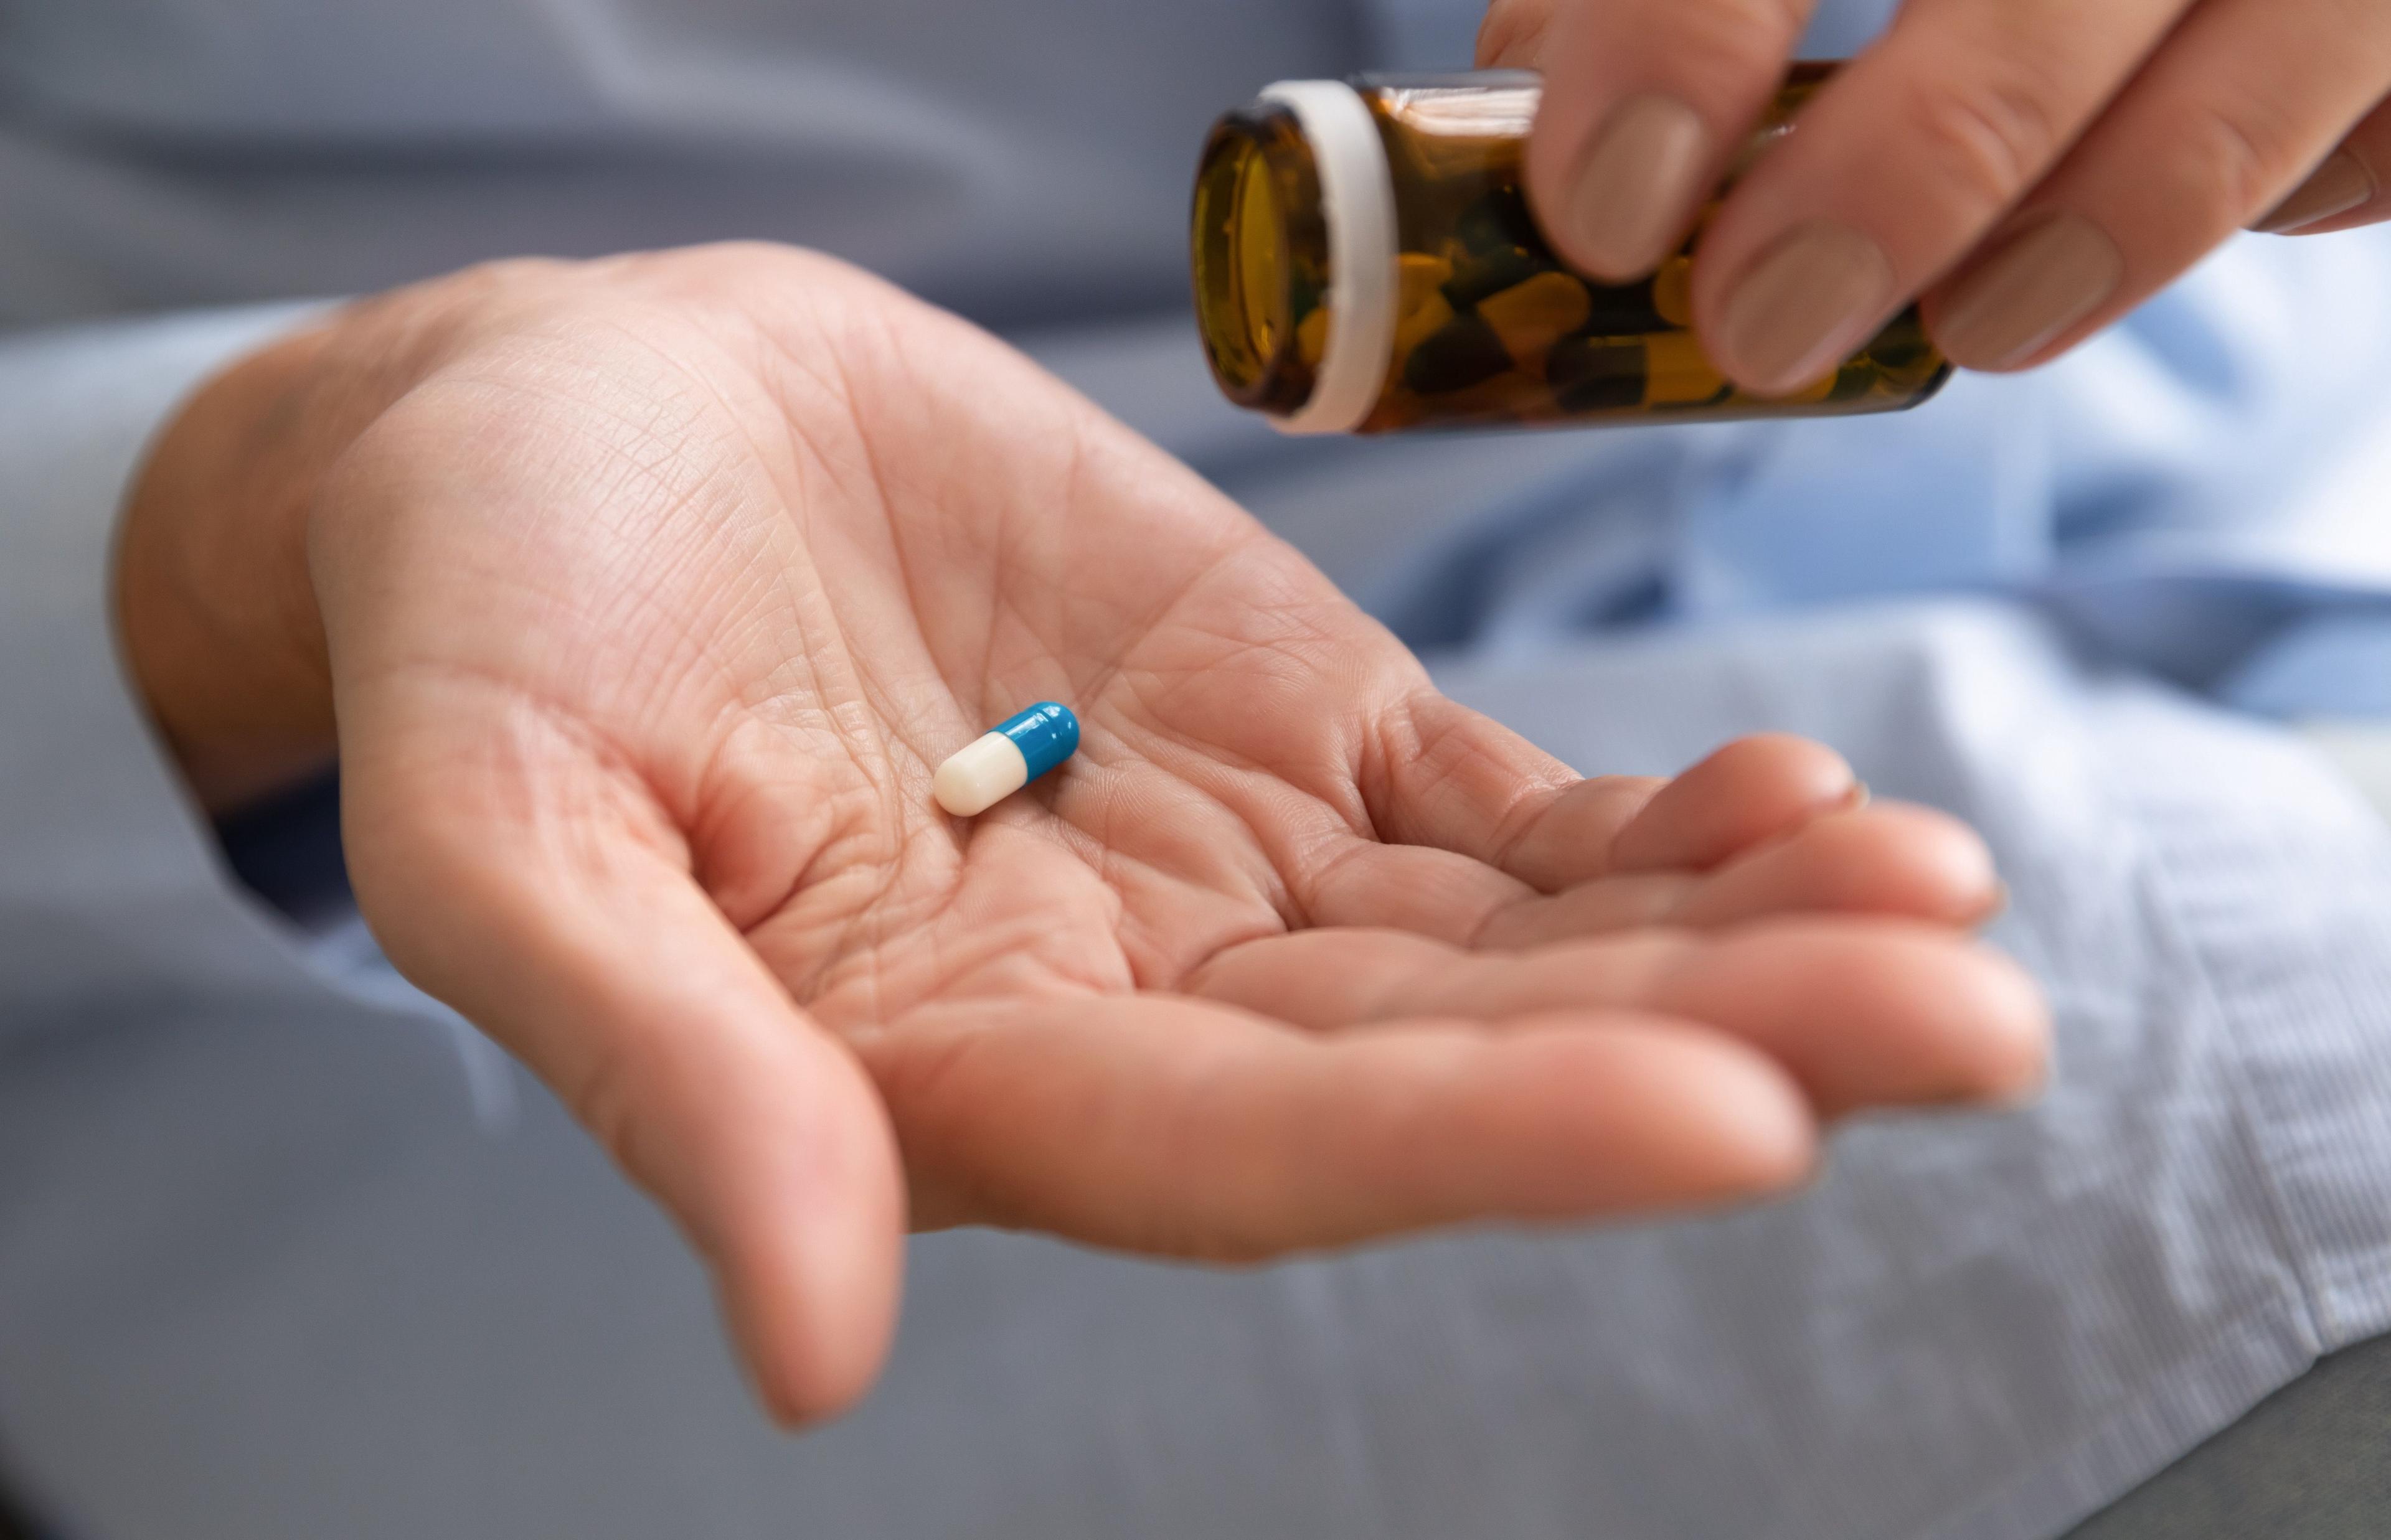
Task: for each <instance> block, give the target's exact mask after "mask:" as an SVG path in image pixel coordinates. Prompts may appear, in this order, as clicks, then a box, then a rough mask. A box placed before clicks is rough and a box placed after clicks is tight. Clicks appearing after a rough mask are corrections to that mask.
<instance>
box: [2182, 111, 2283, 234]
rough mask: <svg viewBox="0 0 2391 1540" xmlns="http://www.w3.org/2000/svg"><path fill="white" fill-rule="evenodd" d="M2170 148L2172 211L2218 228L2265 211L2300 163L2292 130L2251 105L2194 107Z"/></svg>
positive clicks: (2273, 113) (2237, 224) (2231, 225)
mask: <svg viewBox="0 0 2391 1540" xmlns="http://www.w3.org/2000/svg"><path fill="white" fill-rule="evenodd" d="M2176 143H2177V145H2178V147H2179V148H2178V152H2177V165H2178V174H2177V176H2176V177H2175V178H2174V179H2173V180H2174V181H2175V182H2176V184H2177V186H2176V188H2175V195H2176V198H2177V199H2178V206H2179V207H2180V208H2182V209H2184V210H2185V211H2186V212H2189V213H2191V214H2193V215H2194V216H2195V217H2197V218H2198V219H2199V220H2200V222H2201V224H2202V225H2204V226H2207V227H2213V228H2218V229H2229V228H2235V227H2238V226H2240V225H2242V224H2243V223H2244V222H2246V221H2247V220H2248V219H2249V218H2250V217H2251V216H2252V215H2253V214H2255V213H2258V212H2262V211H2263V210H2265V209H2267V208H2268V207H2269V206H2270V205H2271V203H2272V202H2273V200H2274V199H2275V198H2276V197H2277V196H2279V193H2278V191H2277V189H2279V188H2281V186H2284V184H2285V183H2287V182H2288V181H2290V180H2291V179H2292V177H2293V176H2294V174H2295V173H2296V172H2297V171H2298V169H2299V165H2300V161H2301V156H2300V153H2299V150H2298V148H2297V135H2296V134H2295V132H2294V129H2293V127H2292V125H2291V124H2289V123H2288V122H2284V121H2283V120H2282V118H2281V116H2280V115H2279V114H2277V113H2275V112H2272V111H2269V110H2268V109H2266V108H2265V107H2263V106H2261V105H2259V104H2257V103H2255V102H2236V103H2232V104H2223V103H2215V102H2210V103H2204V104H2202V105H2200V106H2198V107H2195V108H2194V109H2192V110H2191V114H2190V118H2189V120H2188V122H2186V124H2185V127H2184V130H2183V132H2182V133H2181V134H2180V135H2178V136H2177V139H2176Z"/></svg>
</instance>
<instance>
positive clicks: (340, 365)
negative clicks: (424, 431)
mask: <svg viewBox="0 0 2391 1540" xmlns="http://www.w3.org/2000/svg"><path fill="white" fill-rule="evenodd" d="M472 288H473V286H472V284H470V283H459V281H457V280H442V281H440V282H436V283H433V284H427V285H422V286H419V287H417V288H414V289H403V290H400V291H398V292H397V293H394V294H392V295H389V296H385V297H382V298H381V299H377V300H374V301H371V302H366V303H363V304H359V305H354V306H350V307H348V308H346V309H343V310H341V311H338V312H336V313H334V314H330V315H329V316H326V317H324V318H323V319H321V320H320V321H318V322H317V323H316V324H315V325H313V326H310V327H306V328H304V329H303V330H300V331H297V332H294V333H291V334H290V335H288V336H285V337H283V338H281V339H280V340H277V341H275V342H272V343H269V344H267V345H266V346H265V347H263V348H260V349H258V350H257V351H256V352H254V353H250V354H248V355H247V356H245V357H243V358H241V359H240V360H239V361H238V362H236V363H234V364H232V365H231V366H228V367H226V369H224V370H223V371H222V372H221V373H219V374H217V375H216V376H215V377H214V378H213V379H210V380H209V381H208V382H207V383H206V384H204V385H202V386H201V387H200V389H199V391H197V392H196V393H195V394H193V395H192V396H191V398H190V399H189V400H188V401H187V402H186V403H185V404H184V405H183V407H182V408H181V410H180V411H179V412H178V413H177V414H176V416H175V417H174V419H173V420H172V421H171V422H170V423H168V425H167V426H166V428H165V430H163V431H162V433H161V434H160V435H159V437H158V440H157V442H156V443H155V445H154V446H153V447H152V448H151V450H150V452H149V458H148V459H147V461H146V462H145V463H144V464H143V466H142V467H141V469H140V470H139V472H138V473H137V475H136V477H135V479H134V482H133V486H132V490H131V493H130V494H129V495H128V497H127V498H126V501H125V507H124V511H123V517H122V520H120V523H119V526H118V530H117V539H116V552H115V558H114V570H113V571H112V573H111V590H112V592H111V601H112V604H113V607H114V612H115V613H114V619H115V622H116V627H117V633H118V637H119V641H120V644H121V646H122V648H123V656H124V661H125V668H126V672H127V674H129V675H130V677H131V680H132V683H133V685H134V687H135V688H136V690H137V691H138V693H139V695H140V697H141V699H142V700H143V702H144V704H145V705H146V706H147V707H148V709H149V714H150V717H151V720H152V721H153V722H154V723H155V724H156V725H157V727H158V729H159V731H160V733H161V735H162V737H163V738H164V739H165V742H166V745H167V747H168V749H169V750H170V751H171V752H172V753H173V755H174V760H175V762H176V764H177V766H178V768H179V769H180V770H181V772H182V774H183V777H184V779H185V781H186V782H187V784H188V785H189V786H190V788H191V789H192V790H193V791H194V792H195V793H196V794H197V796H198V798H199V800H200V802H201V804H202V805H203V806H205V807H206V808H207V810H208V811H209V812H210V813H212V814H220V813H224V812H227V811H230V810H232V809H234V808H237V807H239V806H241V805H242V804H244V803H247V802H254V801H256V800H258V799H259V798H262V797H265V796H268V795H270V794H272V793H273V792H275V791H277V790H278V789H283V788H285V787H288V786H291V785H293V784H295V783H297V782H299V781H301V780H304V779H305V778H306V777H308V776H312V775H315V774H317V773H318V772H320V771H321V770H322V769H323V768H325V767H326V766H328V765H329V764H330V763H331V761H332V759H333V755H334V751H335V739H334V731H333V711H332V692H331V679H330V669H329V666H328V664H327V661H326V658H325V650H324V628H323V621H322V617H321V616H320V614H319V613H318V612H317V604H316V593H315V585H314V584H313V582H312V580H311V578H310V576H309V572H308V565H307V539H308V533H307V532H308V524H309V520H310V519H311V517H312V516H313V513H314V509H315V506H316V501H317V489H318V487H319V486H320V485H321V484H322V482H323V481H324V478H325V476H326V474H327V473H328V472H329V471H330V469H331V468H332V467H333V466H334V465H335V464H336V463H337V462H338V460H339V459H340V457H341V456H342V454H343V453H344V452H345V451H346V450H347V449H348V447H349V446H350V445H351V444H352V443H355V440H356V438H357V436H358V435H359V434H360V433H362V432H363V431H364V430H366V429H367V428H368V426H370V425H371V423H372V422H373V420H374V419H375V418H376V417H379V416H380V415H381V413H382V412H383V411H385V410H387V409H388V407H389V406H390V405H391V404H392V403H394V401H396V400H397V399H398V398H399V397H400V396H402V395H404V394H405V393H406V391H407V390H408V389H409V388H411V387H412V385H413V384H414V382H415V381H416V380H417V379H419V378H420V376H421V374H422V373H423V372H424V371H425V369H426V368H427V367H429V366H430V363H431V361H432V359H433V357H434V356H436V354H437V353H438V351H439V350H440V348H441V347H442V346H443V345H444V343H445V341H446V339H447V338H448V337H449V336H450V335H452V333H453V326H452V323H453V322H454V320H455V319H456V318H457V316H458V315H459V313H460V310H461V308H462V307H461V306H460V305H459V303H458V300H459V290H460V289H461V290H465V291H466V294H465V296H464V297H468V298H469V297H471V291H472Z"/></svg>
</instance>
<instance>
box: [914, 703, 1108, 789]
mask: <svg viewBox="0 0 2391 1540" xmlns="http://www.w3.org/2000/svg"><path fill="white" fill-rule="evenodd" d="M1078 751H1079V718H1078V717H1076V716H1074V715H1072V714H1071V708H1070V707H1068V706H1066V705H1063V704H1062V703H1060V702H1059V701H1053V700H1040V702H1038V704H1036V705H1034V706H1031V707H1029V708H1027V710H1025V711H1020V712H1015V713H1014V714H1013V715H1011V716H1008V717H1006V718H1005V719H1004V720H1003V721H1002V722H1000V723H998V724H997V725H995V726H993V727H991V728H989V730H988V731H987V732H985V733H982V734H981V735H980V736H979V737H977V738H974V739H972V740H971V742H969V743H967V744H965V745H963V748H961V749H959V750H957V751H955V752H954V753H953V754H950V755H949V756H948V758H947V761H946V763H945V764H941V765H939V766H938V769H937V774H936V775H935V776H932V777H931V779H930V794H931V795H932V796H934V797H936V798H937V801H938V805H939V806H940V807H942V808H944V809H946V810H947V811H948V812H949V813H950V814H952V815H954V816H956V817H958V818H971V817H976V816H977V815H980V814H982V813H985V812H987V811H988V810H989V808H991V807H994V806H995V805H996V804H997V803H999V802H1002V801H1003V800H1004V799H1005V798H1007V797H1010V796H1012V795H1013V794H1014V793H1015V791H1018V790H1020V789H1022V788H1023V787H1025V786H1027V785H1028V784H1029V783H1030V782H1031V781H1034V780H1036V779H1037V778H1038V777H1039V776H1042V775H1044V774H1046V772H1048V771H1049V770H1052V769H1053V768H1054V767H1055V766H1056V765H1058V764H1062V763H1063V762H1064V761H1065V760H1066V759H1069V758H1070V757H1071V756H1072V755H1073V754H1074V753H1077V752H1078Z"/></svg>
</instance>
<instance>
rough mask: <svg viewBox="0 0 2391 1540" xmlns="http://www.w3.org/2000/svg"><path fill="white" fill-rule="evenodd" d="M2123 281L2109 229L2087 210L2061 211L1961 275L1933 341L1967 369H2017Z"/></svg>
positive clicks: (2121, 263)
mask: <svg viewBox="0 0 2391 1540" xmlns="http://www.w3.org/2000/svg"><path fill="white" fill-rule="evenodd" d="M2125 281H2126V259H2125V257H2124V255H2123V254H2122V253H2120V252H2119V251H2118V250H2117V243H2116V242H2115V241H2113V240H2111V239H2110V238H2109V235H2108V232H2107V231H2105V230H2103V229H2101V228H2100V226H2099V225H2095V224H2093V223H2092V222H2091V221H2090V220H2088V219H2087V218H2085V217H2084V216H2083V215H2082V214H2077V213H2063V212H2062V213H2056V214H2053V215H2051V216H2050V217H2049V218H2048V219H2046V220H2044V221H2042V222H2041V223H2040V224H2038V225H2033V226H2031V227H2030V228H2028V229H2027V230H2026V231H2025V233H2024V234H2023V235H2021V236H2018V237H2015V238H2013V239H2011V240H2010V242H2009V244H2007V245H2006V246H2003V247H2002V248H2001V249H2000V250H1998V251H1997V252H1995V253H1994V255H1993V256H1992V257H1991V258H1990V259H1989V260H1987V261H1985V262H1984V263H1980V264H1979V265H1978V266H1977V267H1976V269H1975V271H1974V272H1972V273H1970V274H1969V275H1968V276H1966V277H1964V278H1962V279H1960V280H1959V282H1958V287H1956V288H1955V289H1952V291H1951V298H1950V301H1949V302H1947V303H1946V304H1945V306H1944V307H1943V312H1942V314H1941V315H1940V316H1938V317H1937V318H1936V321H1935V325H1934V340H1935V341H1936V342H1938V343H1940V344H1941V345H1942V348H1943V351H1944V352H1945V353H1948V354H1950V355H1951V358H1952V360H1953V361H1954V362H1956V363H1959V364H1964V365H1966V366H1968V367H1969V368H1971V369H2007V368H2012V367H2014V366H2017V365H2020V364H2023V363H2024V362H2025V361H2026V360H2027V359H2029V358H2032V357H2033V356H2034V355H2035V354H2036V353H2040V352H2041V351H2042V350H2043V349H2045V348H2047V347H2049V346H2050V344H2051V343H2052V342H2054V341H2056V340H2058V339H2059V338H2060V337H2061V335H2062V334H2063V333H2065V332H2066V331H2067V330H2069V329H2070V328H2071V327H2074V325H2075V324H2076V323H2077V322H2078V321H2081V320H2083V319H2084V317H2086V316H2087V315H2089V314H2092V313H2093V312H2094V311H2096V310H2098V309H2100V307H2101V306H2102V305H2104V304H2107V303H2108V302H2109V297H2110V296H2111V295H2113V294H2114V293H2116V292H2117V286H2118V285H2119V284H2121V283H2123V282H2125Z"/></svg>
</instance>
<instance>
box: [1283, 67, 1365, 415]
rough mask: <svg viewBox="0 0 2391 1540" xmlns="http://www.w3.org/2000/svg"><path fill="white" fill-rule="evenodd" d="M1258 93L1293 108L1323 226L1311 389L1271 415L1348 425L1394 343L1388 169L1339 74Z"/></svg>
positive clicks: (1357, 99) (1358, 98) (1357, 96)
mask: <svg viewBox="0 0 2391 1540" xmlns="http://www.w3.org/2000/svg"><path fill="white" fill-rule="evenodd" d="M1261 95H1262V99H1263V100H1264V101H1273V102H1277V103H1278V104H1280V105H1281V106H1283V107H1285V108H1286V109H1287V110H1288V111H1290V112H1292V113H1294V114H1295V122H1296V126H1297V127H1298V128H1299V129H1300V130H1302V132H1303V136H1304V138H1305V139H1306V140H1307V141H1308V142H1309V143H1310V144H1311V146H1312V164H1313V165H1314V166H1315V167H1316V168H1317V169H1318V172H1319V175H1320V204H1321V216H1322V223H1323V225H1325V226H1326V229H1327V234H1328V343H1327V348H1326V351H1325V353H1323V355H1322V357H1321V360H1320V370H1319V373H1318V375H1317V377H1316V378H1315V379H1314V380H1313V382H1312V395H1311V397H1310V399H1308V400H1307V401H1305V402H1304V404H1302V405H1301V406H1299V407H1298V408H1296V410H1295V411H1293V412H1291V413H1289V414H1288V415H1287V416H1286V417H1273V418H1272V419H1271V420H1272V421H1273V422H1274V423H1275V424H1277V426H1278V427H1279V428H1280V430H1283V431H1285V432H1289V433H1350V432H1351V431H1352V430H1354V429H1356V428H1359V427H1361V426H1362V423H1363V420H1364V418H1366V417H1369V415H1370V408H1371V407H1373V406H1375V405H1376V404H1378V394H1379V392H1380V391H1381V390H1382V389H1384V387H1385V385H1386V382H1387V368H1388V366H1389V364H1390V363H1391V362H1392V361H1393V358H1394V351H1395V295H1396V292H1397V289H1396V277H1395V271H1396V269H1395V179H1394V176H1393V174H1392V173H1389V171H1388V169H1387V147H1386V143H1385V141H1383V140H1381V139H1380V138H1379V137H1378V124H1377V121H1376V119H1374V118H1373V117H1371V116H1370V107H1369V104H1368V103H1367V102H1364V100H1363V99H1362V94H1361V93H1360V92H1359V91H1356V90H1354V89H1353V88H1352V87H1351V86H1350V85H1348V84H1346V83H1344V82H1343V81H1339V80H1283V81H1280V82H1279V83H1277V84H1275V85H1271V86H1266V87H1264V88H1263V90H1262V93H1261Z"/></svg>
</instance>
